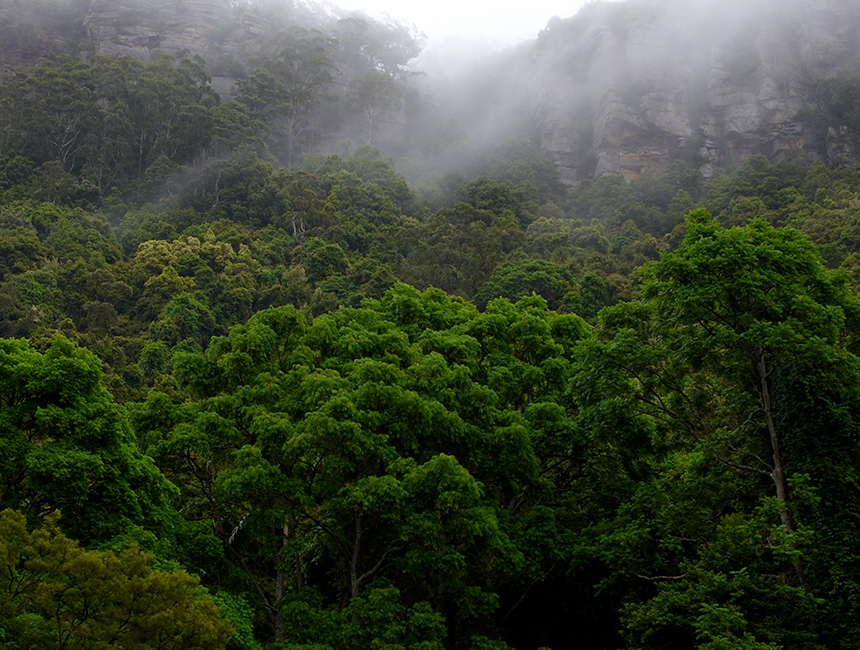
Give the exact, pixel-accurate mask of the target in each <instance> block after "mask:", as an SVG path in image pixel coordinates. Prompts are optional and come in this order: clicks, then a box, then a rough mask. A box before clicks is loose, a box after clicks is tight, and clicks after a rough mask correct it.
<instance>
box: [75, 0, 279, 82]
mask: <svg viewBox="0 0 860 650" xmlns="http://www.w3.org/2000/svg"><path fill="white" fill-rule="evenodd" d="M84 27H85V29H86V32H87V35H88V39H89V42H90V43H91V44H92V47H93V52H92V53H93V54H102V55H105V56H111V57H118V56H132V57H134V58H135V59H137V60H139V61H140V62H142V63H149V62H150V61H152V60H153V59H154V58H156V57H157V56H160V55H162V54H171V55H174V56H176V55H180V54H183V53H187V54H190V55H192V56H195V55H197V56H200V57H202V58H203V59H204V60H205V61H206V63H207V67H208V69H209V71H210V73H211V74H212V85H213V87H214V88H215V90H216V91H218V92H219V93H220V94H221V95H222V96H229V95H230V93H231V91H232V86H233V82H234V81H235V79H236V77H238V76H243V75H244V74H246V73H247V69H246V64H245V60H246V57H247V54H248V44H249V43H254V42H259V41H260V40H261V39H263V38H265V37H267V36H269V35H270V33H271V27H270V26H269V25H266V24H264V23H263V22H262V20H261V19H260V18H259V16H258V15H256V14H254V13H252V12H245V13H240V12H236V11H234V10H233V8H232V7H231V3H230V0H149V1H147V2H141V0H91V3H90V6H89V9H88V12H87V15H86V18H85V20H84Z"/></svg>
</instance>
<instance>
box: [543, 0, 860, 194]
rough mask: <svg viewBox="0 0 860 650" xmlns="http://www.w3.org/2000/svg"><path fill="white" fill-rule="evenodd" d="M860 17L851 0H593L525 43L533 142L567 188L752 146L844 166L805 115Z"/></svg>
mask: <svg viewBox="0 0 860 650" xmlns="http://www.w3.org/2000/svg"><path fill="white" fill-rule="evenodd" d="M858 18H860V11H858V7H857V6H856V3H855V2H854V0H825V1H822V0H782V1H781V2H778V3H777V2H775V1H773V0H746V1H745V2H743V3H741V2H733V1H728V2H721V3H705V2H697V1H694V0H665V1H663V2H659V3H658V2H651V1H647V0H631V1H630V2H626V3H592V4H590V5H587V6H586V7H585V8H584V9H583V10H582V11H581V12H580V13H579V14H578V15H577V16H576V17H574V18H572V19H568V20H558V19H555V20H554V21H552V22H551V23H550V25H549V26H548V28H547V29H546V30H545V31H544V32H543V33H542V34H541V35H540V37H539V38H538V41H537V43H536V44H535V47H534V49H533V51H532V65H533V70H534V72H533V74H532V75H531V80H532V81H531V84H530V88H529V95H530V100H531V105H532V115H533V119H534V128H535V133H536V137H537V140H538V142H539V145H540V147H541V148H542V150H543V151H544V152H545V153H546V154H547V155H549V156H550V157H551V158H552V159H553V160H554V162H555V164H556V165H557V167H558V169H559V172H560V173H561V175H562V178H563V180H564V181H565V182H567V183H569V184H575V183H577V182H579V181H580V180H582V179H583V178H587V177H592V176H600V175H603V174H607V173H621V174H624V175H625V176H626V177H627V178H635V177H636V176H638V175H640V174H643V173H648V172H655V171H659V170H660V169H662V168H664V167H665V166H666V165H667V164H668V163H669V162H671V161H672V160H675V159H678V158H681V159H683V160H686V161H687V162H689V163H691V164H693V165H694V166H696V167H698V168H699V169H700V170H701V171H702V173H703V174H704V175H705V176H706V177H710V176H713V175H715V174H719V173H722V172H725V171H729V170H730V169H732V168H734V167H736V166H737V165H738V164H740V163H741V162H743V160H745V159H746V158H748V157H749V156H751V155H753V154H759V153H761V154H764V155H766V156H767V157H768V158H769V159H770V160H771V161H779V160H782V159H785V158H786V157H789V156H791V155H794V153H795V152H797V151H799V150H802V151H806V152H808V153H809V154H810V155H812V156H815V157H818V158H821V159H824V160H826V161H827V162H832V163H834V164H842V165H844V164H854V165H856V164H858V158H857V156H856V155H855V149H856V148H855V147H853V146H852V144H851V142H850V138H848V137H847V135H846V132H845V128H844V126H842V125H839V124H833V125H830V137H827V138H824V139H822V131H821V128H820V124H817V125H811V124H809V123H808V120H805V117H804V116H809V115H810V114H811V113H814V112H815V111H816V110H817V108H818V104H817V99H816V90H817V88H818V87H819V85H820V84H821V82H822V81H823V80H825V79H828V78H836V77H839V76H840V75H844V74H846V73H848V72H849V71H851V70H852V69H856V67H857V65H858V63H860V55H858V52H860V48H859V47H858V37H857V34H856V25H857V24H858ZM825 131H826V129H825Z"/></svg>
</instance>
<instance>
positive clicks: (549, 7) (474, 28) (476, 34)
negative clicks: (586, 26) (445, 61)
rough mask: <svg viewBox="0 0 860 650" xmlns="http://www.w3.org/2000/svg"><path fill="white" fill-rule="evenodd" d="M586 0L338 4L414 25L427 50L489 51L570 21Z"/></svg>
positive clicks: (356, 0)
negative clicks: (481, 46)
mask: <svg viewBox="0 0 860 650" xmlns="http://www.w3.org/2000/svg"><path fill="white" fill-rule="evenodd" d="M587 3H588V0H514V1H509V2H504V3H498V2H493V1H491V0H467V1H465V2H463V1H460V2H458V1H455V0H440V1H437V2H413V3H404V2H398V1H397V0H340V1H339V2H336V3H335V4H337V5H338V6H339V7H341V8H343V9H346V10H360V11H364V12H366V13H367V14H368V15H370V16H372V17H374V18H381V17H385V16H389V17H391V18H392V19H394V20H397V21H399V22H404V23H411V24H413V25H415V26H416V27H417V28H418V30H419V31H420V32H422V33H423V34H425V35H426V37H427V42H428V45H434V44H442V43H444V42H446V41H449V40H450V41H452V42H453V43H455V44H456V43H457V42H458V41H461V40H467V41H477V42H483V43H486V44H488V45H513V44H515V43H518V42H520V41H524V40H530V39H534V38H535V37H537V35H538V33H539V32H540V30H542V29H543V28H544V27H545V26H546V24H547V22H548V21H549V20H550V19H551V18H552V17H553V16H558V17H560V18H568V17H570V16H573V15H574V14H576V12H577V11H579V9H580V8H581V7H582V6H583V5H585V4H587Z"/></svg>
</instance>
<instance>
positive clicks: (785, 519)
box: [755, 349, 806, 587]
mask: <svg viewBox="0 0 860 650" xmlns="http://www.w3.org/2000/svg"><path fill="white" fill-rule="evenodd" d="M755 365H756V372H757V373H758V378H759V381H760V382H761V388H760V395H761V405H762V411H764V419H765V422H766V423H767V432H768V435H769V436H770V446H771V450H772V451H773V472H772V473H771V476H772V477H773V484H774V488H775V489H776V498H777V499H778V500H779V517H780V520H781V522H782V526H783V528H785V532H786V533H788V534H789V535H791V533H792V532H794V524H793V523H792V521H791V512H790V511H789V507H788V489H787V487H786V481H785V467H784V465H783V462H782V452H781V450H780V444H779V434H778V433H777V430H776V423H775V422H774V417H773V407H772V405H771V399H770V380H769V374H770V373H769V372H768V370H767V362H766V360H765V356H764V350H762V349H759V350H758V353H757V358H756V361H755ZM792 547H794V542H792ZM794 570H795V571H796V572H797V578H798V580H800V584H801V585H803V586H804V587H805V586H806V575H805V572H804V570H803V563H802V561H801V560H800V558H798V559H797V560H795V562H794Z"/></svg>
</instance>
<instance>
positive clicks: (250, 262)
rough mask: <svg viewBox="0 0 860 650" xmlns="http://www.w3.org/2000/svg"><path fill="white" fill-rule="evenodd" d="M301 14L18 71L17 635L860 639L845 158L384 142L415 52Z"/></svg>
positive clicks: (1, 145) (9, 277) (8, 413)
mask: <svg viewBox="0 0 860 650" xmlns="http://www.w3.org/2000/svg"><path fill="white" fill-rule="evenodd" d="M9 6H11V4H10V3H3V2H0V9H2V11H7V10H8V9H9ZM267 6H268V3H263V2H235V3H232V4H231V7H232V9H231V11H233V12H235V13H233V14H230V19H231V20H234V19H235V20H237V21H238V20H239V18H242V20H245V19H247V20H248V21H250V20H251V18H253V17H254V16H258V17H259V16H261V15H262V16H265V15H267V14H266V13H265V12H266V11H268V9H267ZM68 10H69V11H70V12H73V11H74V10H75V9H74V7H72V6H70V7H69V8H68ZM292 11H293V12H294V13H293V14H291V15H293V16H294V17H301V19H299V18H296V20H295V21H294V22H295V24H293V25H292V26H291V27H290V28H285V29H282V30H275V32H273V34H272V38H271V39H268V40H265V41H264V42H261V43H260V44H259V48H258V49H257V50H256V51H255V53H254V56H253V57H249V58H247V61H246V62H247V64H248V65H247V66H246V67H242V66H244V65H245V62H243V61H245V60H244V59H243V60H242V61H240V60H239V59H235V60H234V59H231V58H230V56H228V54H229V52H226V51H225V50H223V49H222V50H221V51H219V52H216V54H217V57H215V59H214V60H207V59H204V58H200V57H195V56H191V55H188V54H187V53H181V52H180V53H175V54H166V53H162V54H163V55H159V56H157V57H154V58H153V59H152V60H150V61H141V60H137V59H135V58H132V57H129V56H120V57H107V56H101V55H95V54H93V55H90V54H91V53H87V52H84V51H66V50H64V51H55V52H47V53H46V54H47V55H48V56H45V57H44V58H42V59H41V60H39V61H38V62H35V63H34V64H33V65H30V66H24V67H20V68H17V69H14V70H13V69H11V68H8V67H5V63H4V68H3V70H4V74H3V76H2V78H0V336H2V338H0V511H2V512H0V574H2V575H3V576H4V579H3V581H2V584H0V649H2V650H13V649H15V650H17V649H21V648H57V649H59V648H72V647H74V648H139V649H140V650H145V649H150V648H153V649H154V648H159V649H176V650H179V649H180V648H187V649H192V648H225V649H229V650H240V649H241V650H260V649H262V648H270V649H272V650H288V649H289V650H324V649H325V650H367V649H368V648H371V649H374V648H376V649H380V650H382V649H385V650H506V649H513V648H517V649H520V650H541V649H547V648H552V649H554V650H562V649H566V648H590V649H591V648H593V649H594V650H597V649H598V648H600V649H605V648H618V649H622V648H624V649H630V650H633V649H645V648H654V649H660V650H669V649H675V648H678V649H681V648H702V649H707V650H714V649H717V648H744V649H748V650H777V649H778V648H792V649H801V650H803V649H808V650H822V649H824V648H827V649H837V648H845V649H848V648H855V647H857V646H858V645H860V618H858V613H857V612H858V607H857V603H858V598H860V575H858V569H857V567H858V566H860V565H858V562H857V558H858V557H860V548H858V536H857V534H856V531H857V529H858V526H860V494H858V485H860V477H858V469H857V468H858V467H860V458H858V450H860V447H858V435H860V429H858V427H860V420H858V418H860V413H858V408H860V360H858V356H857V355H858V340H860V339H858V336H860V302H858V297H857V296H858V294H857V291H858V289H860V257H858V254H860V253H858V251H860V229H858V223H860V221H858V220H860V212H858V206H860V190H858V188H860V172H858V170H857V169H855V168H852V167H845V168H835V167H828V166H826V165H824V164H823V163H821V162H817V161H816V160H814V159H813V158H812V157H810V156H805V155H803V154H802V153H801V154H798V155H796V156H786V157H785V159H783V160H781V161H779V162H776V163H772V162H769V161H768V159H766V158H765V157H763V156H752V157H750V158H748V159H746V160H745V161H743V163H742V164H740V165H739V166H738V167H737V168H736V169H735V171H734V172H733V173H731V174H728V175H725V176H714V177H708V178H706V177H705V176H704V175H703V174H702V172H701V170H700V169H698V168H694V167H692V166H691V165H690V164H689V161H685V160H682V159H678V160H675V161H673V162H671V163H670V164H667V165H666V166H665V167H664V168H663V169H662V171H660V172H659V173H654V174H641V175H639V176H638V177H637V178H633V179H625V178H623V177H621V176H617V175H603V176H601V177H597V178H592V179H585V180H582V181H581V182H579V183H578V184H576V185H565V184H564V183H562V181H561V178H560V176H559V173H558V171H557V168H556V166H555V165H553V163H552V162H551V161H549V160H547V159H546V158H545V157H544V156H543V154H542V153H541V151H540V150H539V148H538V147H537V146H536V145H535V143H534V141H532V140H529V139H528V138H526V139H517V138H512V139H510V140H507V141H504V142H498V143H494V145H493V146H491V147H489V148H486V149H480V150H479V149H475V148H472V147H471V145H470V142H469V139H468V138H467V137H466V136H465V135H464V130H463V127H462V126H461V125H459V124H458V123H456V121H452V122H447V123H443V124H440V125H438V128H437V129H435V131H433V132H432V133H430V132H427V133H422V134H421V137H420V138H419V144H420V146H416V147H413V148H411V149H410V148H407V149H402V150H398V149H397V147H392V146H390V145H391V142H390V141H387V140H386V138H388V137H389V135H390V134H391V129H396V128H399V127H398V126H397V124H398V122H397V120H398V119H399V117H398V116H400V115H401V114H405V112H407V111H410V110H417V108H416V107H417V106H418V105H419V104H420V103H421V101H420V97H416V96H415V95H410V94H409V93H410V90H409V89H410V88H411V87H412V86H410V84H409V83H407V80H408V79H409V78H410V75H412V72H410V70H409V69H408V67H407V64H408V62H409V61H410V60H412V59H413V58H414V57H415V56H416V54H417V53H418V50H419V43H418V40H417V37H416V35H415V34H414V33H413V32H412V31H411V30H410V29H409V28H407V27H404V26H402V25H398V24H396V23H393V22H389V23H385V22H378V21H373V20H371V19H368V18H367V17H363V16H360V15H351V16H346V15H333V14H325V15H323V14H320V13H315V10H314V9H313V7H312V6H311V5H302V4H300V3H296V4H295V5H294V6H293V7H292ZM303 12H304V13H303ZM0 15H3V14H2V13H0ZM63 15H65V14H63ZM28 16H29V14H28ZM302 16H303V17H302ZM25 18H26V16H25ZM31 18H32V17H31ZM29 19H30V18H27V20H29ZM33 19H34V20H35V18H33ZM28 24H29V23H28ZM237 24H238V23H237ZM243 24H244V23H243ZM31 26H32V25H31ZM28 33H29V32H28V31H27V30H26V29H24V28H23V27H22V29H21V30H19V31H16V32H15V33H14V34H12V36H14V38H12V36H10V40H8V43H7V45H10V44H11V45H10V47H11V46H12V45H14V46H15V47H18V46H19V45H21V46H22V47H23V46H24V45H26V44H27V43H29V42H30V41H29V40H27V39H28V37H27V34H28ZM16 39H17V40H16ZM32 45H33V47H34V48H35V47H36V44H35V42H33V43H32ZM58 47H59V46H58ZM11 51H12V50H11V49H10V50H9V51H8V52H6V51H4V53H3V55H4V56H6V55H7V54H9V52H11ZM16 51H17V50H16ZM10 56H11V55H10ZM4 61H5V59H4ZM216 64H217V65H216ZM240 64H241V65H240ZM227 73H229V74H235V76H236V82H235V85H234V86H233V89H232V93H231V94H230V95H229V96H227V95H226V94H224V93H222V92H220V91H216V89H215V87H216V77H224V76H225V75H227ZM834 88H835V89H834ZM834 88H830V90H828V87H827V86H822V87H821V93H823V94H826V93H827V92H831V94H834V96H836V97H837V98H838V99H839V103H838V104H836V105H834V106H833V107H832V111H838V112H840V115H844V116H847V117H846V119H848V118H850V115H851V113H850V111H849V110H848V108H846V106H847V105H848V104H850V101H849V100H850V98H851V93H850V85H843V86H838V87H837V86H834ZM822 96H824V95H822ZM416 102H417V103H416ZM827 110H831V109H827ZM822 111H824V112H827V111H825V110H824V109H822ZM513 131H516V130H515V129H514V130H513ZM337 139H340V140H339V142H341V143H346V145H345V146H343V147H340V148H333V147H332V146H330V145H331V142H333V141H335V140H337ZM380 147H381V149H380ZM382 151H385V153H382ZM446 161H449V162H450V165H448V164H447V163H446ZM440 163H441V164H442V168H441V169H439V168H438V164H440Z"/></svg>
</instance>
